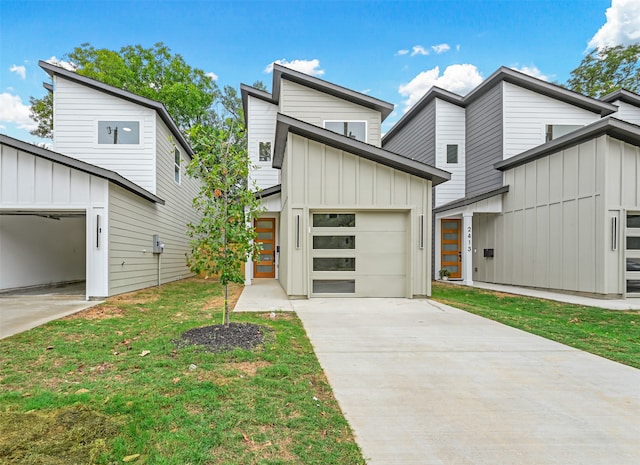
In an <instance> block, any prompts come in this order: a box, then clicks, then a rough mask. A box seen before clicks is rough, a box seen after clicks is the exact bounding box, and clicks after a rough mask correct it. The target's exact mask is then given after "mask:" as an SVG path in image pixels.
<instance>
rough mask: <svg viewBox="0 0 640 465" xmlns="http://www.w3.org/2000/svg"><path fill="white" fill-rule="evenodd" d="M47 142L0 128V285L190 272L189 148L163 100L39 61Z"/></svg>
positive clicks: (96, 284)
mask: <svg viewBox="0 0 640 465" xmlns="http://www.w3.org/2000/svg"><path fill="white" fill-rule="evenodd" d="M40 66H41V67H42V68H43V69H44V70H45V71H46V72H47V73H48V74H49V75H50V76H51V77H52V79H53V86H52V88H51V89H50V90H51V91H52V92H53V122H54V138H53V149H52V150H48V149H44V148H41V147H37V146H34V145H31V144H27V143H24V142H21V141H18V140H16V139H12V138H10V137H7V136H0V150H1V152H0V153H1V159H0V290H6V289H14V288H23V287H31V286H41V285H50V284H57V283H65V282H74V281H85V282H86V297H87V298H99V297H106V296H111V295H115V294H120V293H123V292H128V291H133V290H137V289H141V288H145V287H149V286H153V285H156V284H160V283H166V282H169V281H173V280H176V279H180V278H183V277H187V276H189V275H191V273H190V271H189V269H188V268H187V267H186V262H185V254H186V253H187V252H189V250H190V247H189V239H188V237H187V235H186V229H187V223H188V222H194V221H198V216H197V214H196V213H195V212H194V210H193V209H192V199H193V198H194V196H195V195H197V193H198V189H199V183H198V181H196V180H194V179H191V178H189V177H188V176H186V172H185V168H186V163H187V162H188V161H189V160H190V158H191V156H192V154H193V152H192V150H191V148H190V147H189V144H188V143H187V141H186V140H185V139H184V137H183V136H182V134H181V132H180V130H179V129H178V127H177V126H176V124H175V123H174V122H173V120H172V119H171V117H170V116H169V114H168V113H167V111H166V109H165V108H164V106H163V105H162V104H160V103H158V102H156V101H153V100H149V99H146V98H144V97H140V96H138V95H135V94H133V93H131V92H127V91H124V90H121V89H118V88H115V87H112V86H109V85H106V84H103V83H101V82H99V81H96V80H93V79H89V78H87V77H84V76H81V75H79V74H76V73H74V72H71V71H68V70H65V69H63V68H60V67H57V66H54V65H51V64H49V63H45V62H40Z"/></svg>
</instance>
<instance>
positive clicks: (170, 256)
mask: <svg viewBox="0 0 640 465" xmlns="http://www.w3.org/2000/svg"><path fill="white" fill-rule="evenodd" d="M156 143H157V147H158V152H157V157H156V159H157V180H156V182H157V186H158V196H159V197H160V198H162V199H164V200H165V202H166V203H165V205H158V204H154V203H152V202H149V201H147V200H144V199H142V198H140V197H139V196H136V195H134V194H132V193H130V192H129V191H126V190H124V189H122V188H120V187H117V186H114V185H113V184H112V185H111V186H110V189H109V243H110V244H109V295H114V294H121V293H123V292H129V291H133V290H136V289H142V288H145V287H149V286H154V285H157V284H158V256H157V255H154V254H153V253H152V252H151V246H152V237H153V235H154V234H158V235H159V236H160V240H161V241H162V242H164V244H165V249H164V253H163V254H162V255H161V259H160V260H161V261H160V282H161V283H166V282H170V281H175V280H177V279H182V278H186V277H188V276H191V274H192V273H191V272H190V271H189V269H188V268H187V267H186V260H185V254H187V253H188V252H189V251H190V247H189V238H188V236H187V234H186V230H187V223H188V222H196V221H198V216H197V214H196V213H195V211H194V210H193V209H192V199H193V198H194V197H195V196H196V195H197V193H198V185H199V184H198V181H196V180H194V179H191V178H189V177H188V176H187V175H186V173H185V165H186V163H187V161H188V159H187V160H183V163H182V167H181V170H182V180H181V183H180V184H177V183H176V182H175V181H174V164H173V160H174V159H173V148H174V144H173V143H172V142H171V140H170V137H169V131H168V129H167V128H166V126H165V125H164V123H162V122H161V121H158V130H157V141H156ZM181 152H182V157H183V158H185V157H186V155H185V150H184V149H182V150H181Z"/></svg>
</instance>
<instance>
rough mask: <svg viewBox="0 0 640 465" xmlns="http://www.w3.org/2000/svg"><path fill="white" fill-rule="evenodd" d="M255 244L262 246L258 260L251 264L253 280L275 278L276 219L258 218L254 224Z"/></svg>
mask: <svg viewBox="0 0 640 465" xmlns="http://www.w3.org/2000/svg"><path fill="white" fill-rule="evenodd" d="M255 227H256V234H257V237H256V242H258V243H259V244H262V247H261V250H260V256H259V258H258V260H256V261H255V262H253V277H254V278H275V277H276V219H275V218H260V219H259V220H256V222H255Z"/></svg>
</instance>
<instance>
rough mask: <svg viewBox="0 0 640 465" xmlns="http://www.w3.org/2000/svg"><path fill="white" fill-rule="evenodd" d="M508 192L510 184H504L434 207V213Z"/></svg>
mask: <svg viewBox="0 0 640 465" xmlns="http://www.w3.org/2000/svg"><path fill="white" fill-rule="evenodd" d="M507 192H509V186H502V187H499V188H497V189H491V190H489V191H486V192H481V193H480V194H475V195H472V196H469V197H463V198H461V199H458V200H454V201H453V202H449V203H445V204H444V205H440V206H439V207H437V208H434V209H433V213H434V214H435V213H442V212H446V211H449V210H453V209H455V208H460V207H466V206H467V205H471V204H473V203H476V202H480V201H482V200H486V199H490V198H491V197H495V196H497V195H501V194H505V193H507Z"/></svg>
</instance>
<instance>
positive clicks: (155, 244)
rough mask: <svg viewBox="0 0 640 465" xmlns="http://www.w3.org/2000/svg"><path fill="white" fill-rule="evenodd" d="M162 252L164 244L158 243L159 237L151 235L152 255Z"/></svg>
mask: <svg viewBox="0 0 640 465" xmlns="http://www.w3.org/2000/svg"><path fill="white" fill-rule="evenodd" d="M162 252H164V243H163V242H162V241H160V236H159V235H157V234H154V235H153V253H162Z"/></svg>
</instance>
